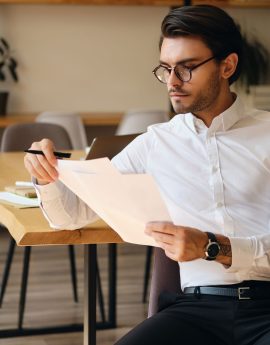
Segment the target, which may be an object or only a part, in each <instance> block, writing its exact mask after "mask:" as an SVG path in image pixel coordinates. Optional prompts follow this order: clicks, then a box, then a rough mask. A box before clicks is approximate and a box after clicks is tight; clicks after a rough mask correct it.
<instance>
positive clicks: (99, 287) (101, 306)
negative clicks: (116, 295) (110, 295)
mask: <svg viewBox="0 0 270 345" xmlns="http://www.w3.org/2000/svg"><path fill="white" fill-rule="evenodd" d="M96 272H97V273H96V278H97V293H98V295H97V297H98V301H99V310H100V315H101V320H102V322H105V321H106V316H105V308H104V298H103V292H102V285H101V278H100V272H99V267H98V261H97V268H96Z"/></svg>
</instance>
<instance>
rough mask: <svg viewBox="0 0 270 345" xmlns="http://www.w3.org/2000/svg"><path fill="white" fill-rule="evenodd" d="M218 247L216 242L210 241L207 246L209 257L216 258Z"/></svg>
mask: <svg viewBox="0 0 270 345" xmlns="http://www.w3.org/2000/svg"><path fill="white" fill-rule="evenodd" d="M219 250H220V247H219V244H218V243H217V242H211V243H209V245H208V246H207V254H208V257H210V258H216V257H217V255H218V253H219Z"/></svg>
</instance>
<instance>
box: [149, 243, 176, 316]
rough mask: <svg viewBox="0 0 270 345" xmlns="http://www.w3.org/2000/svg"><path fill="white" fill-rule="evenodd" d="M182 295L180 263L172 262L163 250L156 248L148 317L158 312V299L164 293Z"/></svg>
mask: <svg viewBox="0 0 270 345" xmlns="http://www.w3.org/2000/svg"><path fill="white" fill-rule="evenodd" d="M165 291H166V292H172V293H179V294H180V293H181V285H180V270H179V265H178V262H176V261H173V260H171V259H170V258H168V257H167V256H166V255H165V252H164V250H163V249H161V248H154V263H153V273H152V279H151V288H150V297H149V307H148V317H150V316H152V315H154V314H156V313H157V311H158V299H159V296H160V294H161V293H162V292H165Z"/></svg>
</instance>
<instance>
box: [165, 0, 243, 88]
mask: <svg viewBox="0 0 270 345" xmlns="http://www.w3.org/2000/svg"><path fill="white" fill-rule="evenodd" d="M179 36H198V37H199V38H201V39H202V41H203V42H204V43H205V44H206V46H207V47H208V48H209V49H210V50H211V51H212V53H213V55H214V56H215V57H216V60H217V61H221V60H223V59H225V58H226V57H227V56H228V55H229V54H231V53H236V54H237V55H238V64H237V67H236V70H235V72H234V74H233V75H232V76H231V77H230V78H229V84H230V85H231V84H232V83H233V82H234V81H236V80H237V79H238V77H239V75H240V74H241V69H242V59H243V52H242V50H243V38H242V35H241V33H240V28H239V26H238V25H237V24H236V23H235V22H234V20H233V19H232V17H230V16H229V15H228V14H227V13H226V12H225V11H223V10H222V9H220V8H218V7H215V6H211V5H195V6H183V7H179V8H175V9H173V10H171V11H170V12H169V13H168V14H167V15H166V17H165V18H164V19H163V22H162V24H161V37H160V41H159V48H161V45H162V42H163V39H164V38H174V37H179Z"/></svg>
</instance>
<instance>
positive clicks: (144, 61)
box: [1, 5, 168, 112]
mask: <svg viewBox="0 0 270 345" xmlns="http://www.w3.org/2000/svg"><path fill="white" fill-rule="evenodd" d="M1 12H2V16H3V17H4V24H5V31H6V37H7V39H8V40H9V42H10V44H12V47H13V50H14V55H16V57H17V59H18V61H19V63H20V68H19V74H20V83H18V84H16V85H15V84H10V85H9V87H10V88H11V89H12V94H11V96H12V98H11V102H10V107H9V112H26V111H32V112H36V111H41V110H45V109H58V110H65V109H74V110H78V111H123V110H125V109H128V108H134V107H146V108H153V107H154V108H163V109H166V108H167V106H168V101H167V94H166V92H165V88H164V87H163V86H162V85H159V84H158V83H157V82H156V81H155V80H154V76H153V75H152V73H151V71H152V69H153V68H154V67H155V66H156V65H157V63H158V44H157V43H158V38H159V27H160V22H161V19H162V18H163V17H164V15H165V14H166V13H167V9H166V8H156V7H118V6H114V7H109V6H108V7H95V6H72V5H70V6H68V5H61V6H52V5H51V6H50V5H40V6H38V5H36V6H32V5H24V6H22V5H13V6H11V5H10V6H9V5H7V6H2V7H1ZM1 87H3V85H1Z"/></svg>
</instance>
